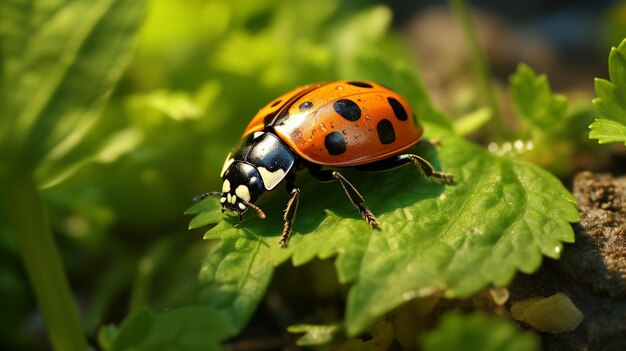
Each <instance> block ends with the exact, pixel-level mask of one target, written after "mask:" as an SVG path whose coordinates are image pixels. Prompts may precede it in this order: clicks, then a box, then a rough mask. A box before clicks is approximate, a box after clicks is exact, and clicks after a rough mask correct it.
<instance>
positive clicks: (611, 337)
mask: <svg viewBox="0 0 626 351" xmlns="http://www.w3.org/2000/svg"><path fill="white" fill-rule="evenodd" d="M573 193H574V195H575V196H576V198H577V199H578V201H579V205H578V207H579V210H580V214H581V218H580V223H577V224H575V225H574V230H575V235H576V242H575V243H574V244H567V245H565V247H564V250H563V255H562V257H561V259H560V260H549V261H548V262H546V264H544V265H543V266H542V268H541V269H540V270H539V271H538V272H537V273H535V274H532V275H519V276H518V277H517V278H516V280H515V281H514V283H513V284H512V285H511V286H510V287H509V289H510V292H511V300H510V302H509V303H515V302H517V301H520V300H524V299H528V298H531V297H535V296H550V295H552V294H555V293H558V292H562V293H564V294H566V295H567V296H569V298H570V299H571V300H572V301H573V302H574V304H575V305H576V306H577V307H578V309H580V310H581V311H582V313H583V315H584V319H583V321H582V322H581V323H580V325H578V327H577V328H576V329H575V330H574V331H571V332H566V333H560V334H549V333H540V336H541V339H542V346H543V349H544V350H549V351H551V350H603V351H604V350H626V176H622V177H618V178H614V177H613V176H611V175H610V174H592V173H590V172H582V173H579V174H578V175H577V176H576V177H575V178H574V184H573Z"/></svg>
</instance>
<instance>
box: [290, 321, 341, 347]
mask: <svg viewBox="0 0 626 351" xmlns="http://www.w3.org/2000/svg"><path fill="white" fill-rule="evenodd" d="M340 330H341V325H338V324H324V325H314V324H297V325H291V326H289V327H288V328H287V331H288V332H290V333H304V335H302V336H301V337H300V338H299V339H298V341H297V342H296V344H297V345H298V346H315V345H323V344H327V343H329V342H331V341H332V340H333V337H334V336H335V334H336V333H337V332H338V331H340Z"/></svg>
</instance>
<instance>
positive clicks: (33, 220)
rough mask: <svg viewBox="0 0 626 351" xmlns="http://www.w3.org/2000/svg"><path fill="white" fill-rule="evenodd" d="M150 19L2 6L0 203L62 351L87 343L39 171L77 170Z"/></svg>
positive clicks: (93, 8)
mask: <svg viewBox="0 0 626 351" xmlns="http://www.w3.org/2000/svg"><path fill="white" fill-rule="evenodd" d="M142 14H143V2H142V1H137V2H126V1H116V0H100V1H73V2H55V1H43V0H42V1H19V0H9V1H3V2H2V3H1V4H0V23H2V24H1V25H0V35H1V37H0V42H1V43H2V44H1V45H0V60H1V63H2V71H1V72H0V204H1V205H2V207H3V208H2V210H3V211H4V213H5V216H6V217H7V222H8V223H9V226H10V230H11V232H12V234H14V235H15V237H16V241H17V242H18V244H19V249H20V254H21V259H22V261H23V262H24V265H25V268H26V271H27V274H28V277H29V279H30V283H31V285H32V287H33V290H34V295H35V297H36V300H37V304H38V307H39V309H40V311H41V313H42V315H43V318H44V320H45V322H46V327H47V328H46V331H47V333H48V336H49V338H50V343H51V345H52V347H54V348H55V349H57V350H83V349H86V348H87V344H86V340H85V337H84V335H83V329H82V326H81V321H80V320H79V316H78V312H77V308H76V306H75V300H74V298H73V295H72V292H71V290H70V287H69V284H68V282H67V278H66V275H65V271H64V267H63V266H62V263H61V262H62V261H61V259H60V257H59V256H60V255H59V253H58V250H57V247H56V243H55V239H54V237H53V235H52V230H51V225H50V224H51V223H49V221H48V217H47V209H46V206H45V204H44V200H43V198H42V196H41V194H40V193H39V191H38V189H37V183H38V181H40V180H41V179H35V176H36V175H35V172H36V171H39V170H41V169H45V168H46V167H47V169H48V172H47V173H48V174H47V176H49V177H51V178H59V177H60V176H59V174H67V172H68V169H72V168H75V165H74V164H75V163H76V162H77V160H76V159H73V160H72V161H71V162H68V161H67V160H66V157H69V156H68V155H70V154H71V153H72V151H74V150H76V149H78V146H79V144H80V143H81V142H82V140H83V139H84V136H85V135H86V134H87V133H88V131H89V130H90V129H91V128H92V127H93V125H94V124H95V123H96V121H97V120H98V117H99V116H100V112H101V107H102V105H103V103H104V101H105V100H106V99H107V98H108V96H109V95H110V92H111V90H112V89H113V88H114V87H115V85H116V83H117V82H118V80H119V79H120V77H121V75H122V73H123V72H124V70H125V69H126V67H127V64H128V62H129V61H130V58H131V54H130V51H131V50H130V49H131V46H132V42H133V39H134V34H135V32H136V30H137V28H138V26H139V23H140V20H141V18H142ZM12 324H15V325H19V323H15V322H13V323H12ZM3 341H4V340H3Z"/></svg>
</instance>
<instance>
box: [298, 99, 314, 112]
mask: <svg viewBox="0 0 626 351" xmlns="http://www.w3.org/2000/svg"><path fill="white" fill-rule="evenodd" d="M311 107H313V103H312V102H311V101H305V102H303V103H301V104H300V106H298V108H299V109H300V111H306V110H308V109H310V108H311Z"/></svg>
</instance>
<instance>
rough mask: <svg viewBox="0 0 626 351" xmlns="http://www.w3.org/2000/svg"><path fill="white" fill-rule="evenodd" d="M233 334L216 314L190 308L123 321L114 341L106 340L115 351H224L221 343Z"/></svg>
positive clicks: (148, 313) (137, 315) (135, 316)
mask: <svg viewBox="0 0 626 351" xmlns="http://www.w3.org/2000/svg"><path fill="white" fill-rule="evenodd" d="M109 329H110V328H109ZM234 331H235V330H234V328H233V326H232V325H231V324H229V323H228V321H226V320H224V318H222V317H221V316H220V315H219V314H218V313H216V312H215V311H214V310H212V309H210V308H208V307H206V306H190V307H183V308H177V309H173V310H169V311H164V312H160V313H157V314H153V313H152V312H150V311H148V310H144V311H141V312H139V313H136V314H134V315H131V316H129V317H127V318H126V319H125V320H124V322H123V323H122V324H121V325H120V326H119V328H118V329H117V331H115V332H114V333H113V334H112V335H113V336H114V337H113V340H110V338H111V335H109V336H108V338H109V339H107V338H103V340H107V342H108V343H112V347H110V350H112V351H123V350H133V351H140V350H155V351H156V350H172V351H176V350H180V351H191V350H198V351H200V350H224V348H223V347H221V345H220V341H222V340H224V339H226V338H228V337H230V336H232V335H233V334H234ZM108 334H111V330H109V331H108ZM103 346H104V345H103Z"/></svg>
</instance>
